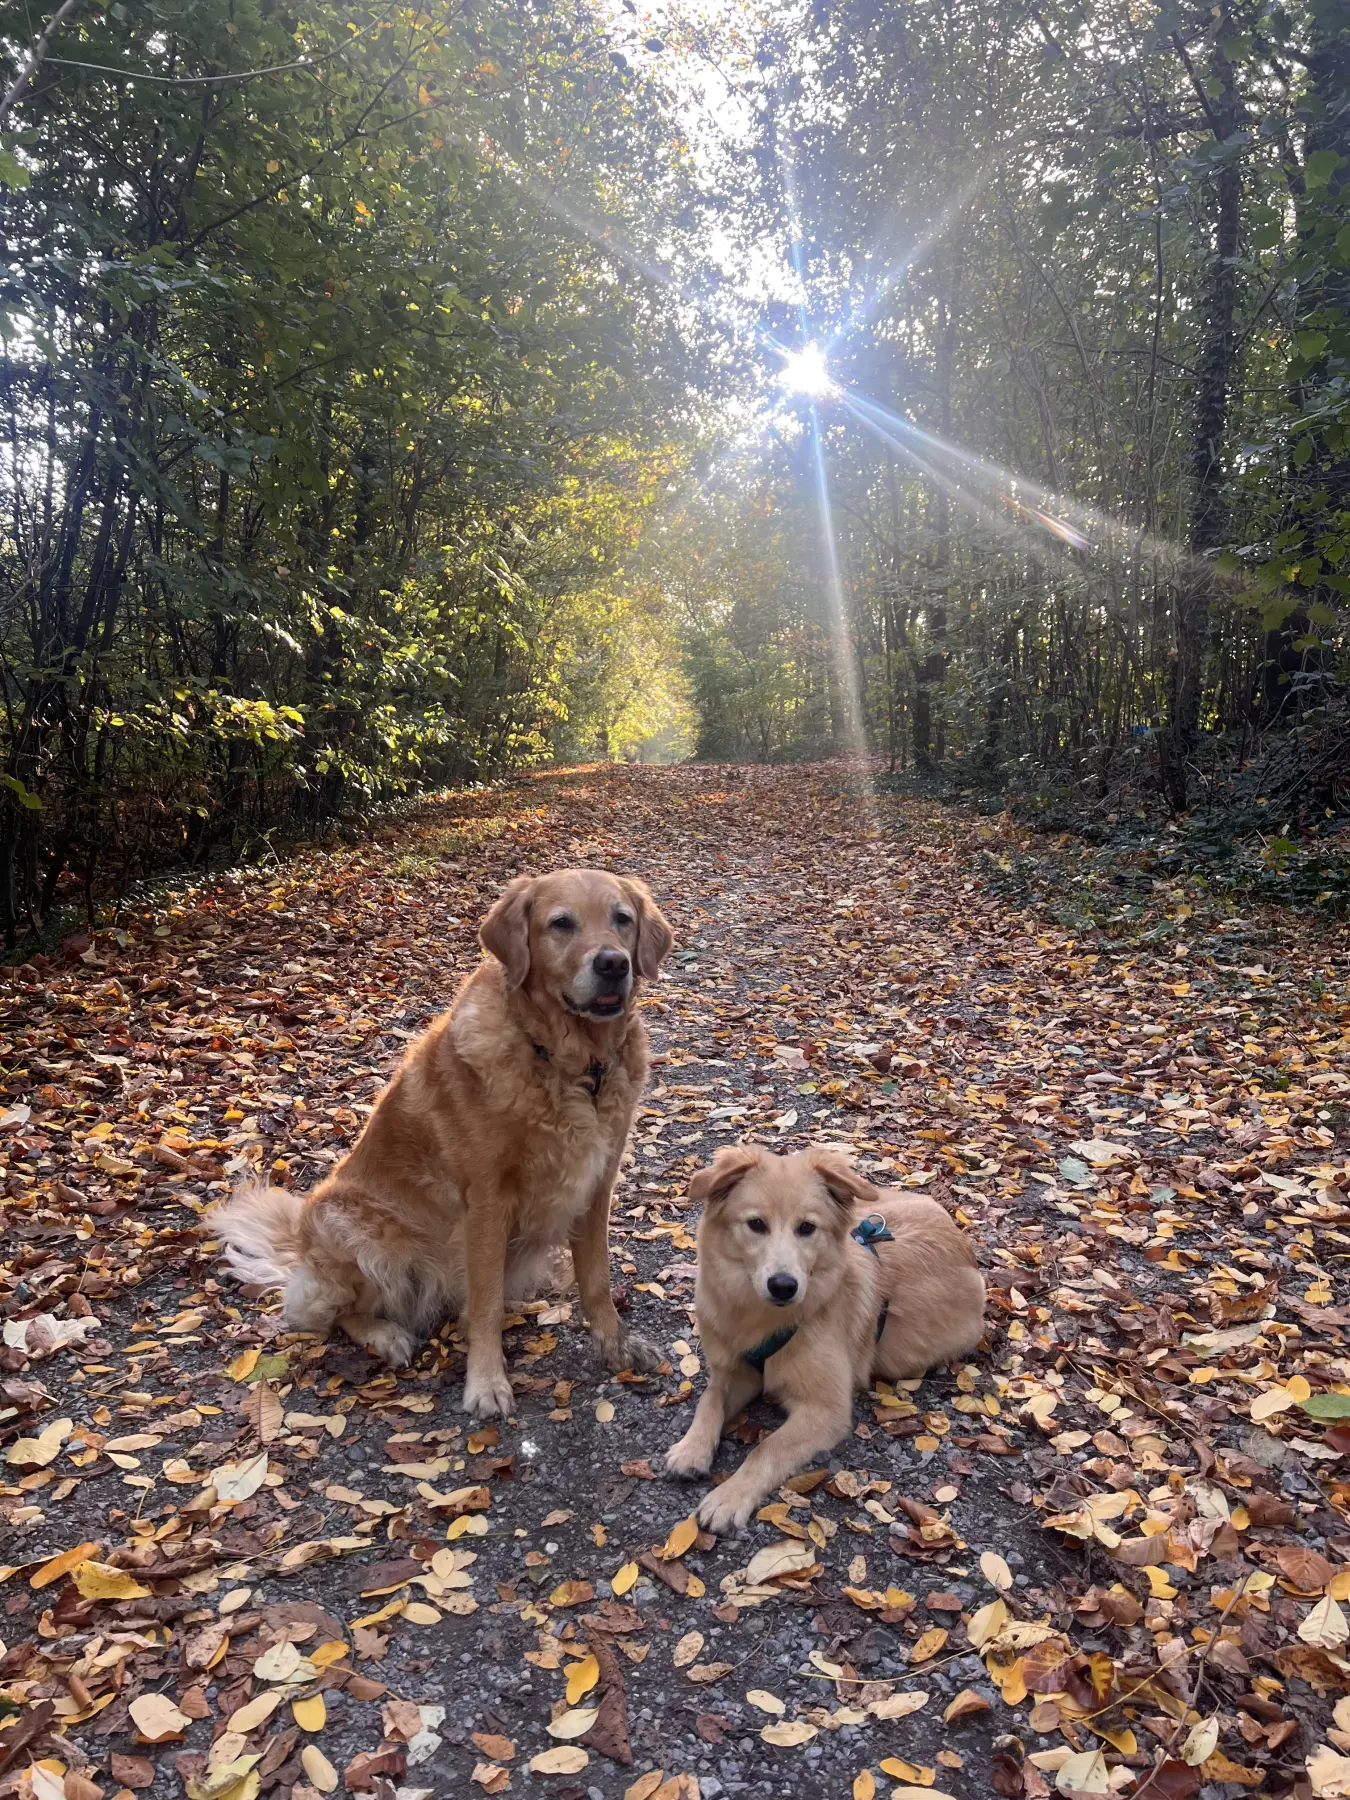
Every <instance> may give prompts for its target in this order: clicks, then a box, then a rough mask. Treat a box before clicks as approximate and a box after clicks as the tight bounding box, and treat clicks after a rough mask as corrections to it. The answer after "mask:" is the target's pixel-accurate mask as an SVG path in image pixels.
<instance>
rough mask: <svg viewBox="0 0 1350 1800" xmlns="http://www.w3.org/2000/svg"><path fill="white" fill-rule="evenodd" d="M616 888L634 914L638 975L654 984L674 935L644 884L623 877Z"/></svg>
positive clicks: (673, 943) (669, 949)
mask: <svg viewBox="0 0 1350 1800" xmlns="http://www.w3.org/2000/svg"><path fill="white" fill-rule="evenodd" d="M619 886H620V887H621V888H622V889H623V891H624V893H625V894H627V896H628V898H629V901H630V902H631V903H632V906H633V910H634V911H635V912H636V913H637V921H638V940H637V957H636V962H637V972H638V974H639V975H640V976H641V977H642V979H643V980H644V981H655V980H656V977H657V976H658V975H659V974H660V973H661V964H662V963H663V962H664V961H665V960H666V958H667V957H668V956H669V955H670V953H671V950H672V949H673V948H674V946H675V933H674V932H673V931H672V930H671V929H670V926H669V925H667V924H666V921H665V920H664V918H662V916H661V909H660V907H658V906H657V904H656V902H655V900H653V899H652V897H651V894H650V892H649V891H648V888H647V884H646V882H645V881H637V880H634V879H633V878H632V877H631V876H625V877H624V878H623V879H622V880H621V881H620V883H619Z"/></svg>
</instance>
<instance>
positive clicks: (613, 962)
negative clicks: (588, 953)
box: [592, 950, 630, 982]
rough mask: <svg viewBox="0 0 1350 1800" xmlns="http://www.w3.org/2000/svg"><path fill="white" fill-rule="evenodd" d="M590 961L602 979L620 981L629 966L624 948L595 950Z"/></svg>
mask: <svg viewBox="0 0 1350 1800" xmlns="http://www.w3.org/2000/svg"><path fill="white" fill-rule="evenodd" d="M592 963H593V966H594V969H595V972H596V974H597V975H598V976H599V977H600V979H601V980H602V981H616V982H617V981H622V980H623V978H624V976H625V975H627V973H628V970H629V967H630V964H629V961H628V952H627V951H626V950H597V951H596V953H595V956H594V957H593V959H592Z"/></svg>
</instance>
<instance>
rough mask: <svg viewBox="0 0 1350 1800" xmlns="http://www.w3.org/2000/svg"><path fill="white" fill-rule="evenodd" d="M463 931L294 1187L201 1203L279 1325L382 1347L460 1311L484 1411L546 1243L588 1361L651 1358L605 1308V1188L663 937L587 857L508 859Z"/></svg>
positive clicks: (646, 1362)
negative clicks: (423, 1015)
mask: <svg viewBox="0 0 1350 1800" xmlns="http://www.w3.org/2000/svg"><path fill="white" fill-rule="evenodd" d="M479 936H480V939H481V941H482V944H483V947H484V949H485V950H487V951H489V952H490V953H491V958H490V960H488V961H485V962H484V963H483V964H482V965H481V966H480V967H479V968H478V969H476V970H475V971H474V973H473V974H472V975H471V976H470V977H469V979H468V980H467V981H466V982H465V983H464V986H463V987H462V988H461V989H460V991H459V995H458V997H457V999H456V1000H455V1003H454V1005H453V1006H452V1007H451V1009H450V1011H449V1012H448V1013H445V1014H443V1015H442V1016H441V1017H440V1018H439V1019H437V1020H436V1022H435V1023H434V1024H433V1025H432V1026H431V1028H430V1029H429V1030H428V1031H427V1032H426V1033H425V1034H424V1036H422V1037H421V1038H420V1039H419V1040H418V1041H417V1042H416V1043H415V1044H413V1045H412V1046H411V1047H410V1048H409V1050H408V1053H407V1055H406V1056H405V1057H404V1059H403V1062H402V1064H401V1065H400V1067H399V1069H398V1071H397V1073H396V1074H395V1076H394V1079H393V1080H392V1081H391V1082H390V1084H389V1086H388V1087H387V1088H386V1089H385V1090H384V1093H383V1094H382V1095H381V1096H380V1099H379V1102H378V1104H377V1105H376V1107H375V1110H374V1112H373V1113H372V1114H371V1116H370V1120H369V1122H368V1123H367V1125H366V1128H365V1130H364V1131H363V1132H362V1134H361V1136H360V1138H359V1139H358V1141H357V1143H356V1145H355V1147H354V1148H353V1149H352V1151H351V1154H350V1155H348V1156H347V1157H345V1158H344V1159H343V1161H342V1162H340V1163H339V1164H338V1166H337V1167H336V1168H335V1169H334V1170H333V1173H332V1174H331V1175H329V1176H328V1177H327V1179H326V1180H324V1181H322V1182H320V1184H319V1186H318V1187H317V1188H315V1190H314V1192H313V1193H312V1194H310V1195H309V1196H308V1198H304V1197H302V1196H300V1195H297V1194H291V1193H286V1192H283V1191H281V1190H279V1189H276V1188H269V1187H266V1186H264V1185H262V1184H261V1183H255V1184H253V1185H250V1186H246V1187H244V1188H243V1189H242V1190H241V1191H240V1192H239V1193H238V1194H237V1195H236V1196H235V1197H234V1198H233V1199H232V1200H231V1201H229V1202H228V1204H227V1205H226V1206H225V1207H224V1208H223V1209H222V1210H221V1211H220V1212H219V1213H217V1214H216V1215H215V1217H214V1219H213V1221H212V1223H213V1224H214V1226H215V1228H216V1229H217V1230H218V1231H219V1233H220V1235H221V1237H222V1238H223V1239H224V1240H225V1242H226V1244H227V1245H228V1247H229V1248H228V1252H227V1254H228V1258H229V1262H230V1265H231V1267H232V1269H233V1271H234V1273H235V1274H236V1275H237V1276H239V1278H240V1279H241V1280H244V1281H251V1282H263V1283H278V1284H284V1286H285V1290H286V1301H285V1318H286V1323H287V1324H288V1325H289V1326H290V1327H291V1328H292V1329H293V1330H297V1331H314V1332H326V1331H327V1330H328V1328H329V1327H330V1326H331V1325H332V1324H333V1322H334V1320H336V1321H337V1322H338V1323H340V1324H341V1325H342V1327H343V1329H344V1330H345V1331H346V1332H347V1333H348V1334H349V1335H350V1336H351V1337H353V1338H355V1339H356V1341H357V1342H358V1343H360V1344H364V1345H365V1346H366V1347H367V1348H368V1349H369V1350H370V1351H371V1352H372V1353H373V1354H375V1355H377V1356H381V1357H383V1358H384V1359H385V1360H386V1361H387V1362H390V1363H395V1364H398V1363H405V1362H407V1361H408V1359H409V1358H410V1357H411V1356H412V1354H413V1351H414V1348H415V1346H416V1344H417V1341H418V1339H419V1338H420V1337H422V1336H424V1335H425V1334H426V1333H427V1332H428V1331H429V1330H430V1329H432V1328H433V1327H434V1326H436V1325H437V1324H438V1323H439V1322H440V1320H441V1319H443V1318H444V1317H445V1316H446V1315H447V1313H451V1312H455V1313H459V1314H461V1315H462V1316H466V1317H467V1320H468V1331H469V1367H468V1378H467V1381H466V1383H465V1388H464V1405H465V1406H466V1407H467V1409H468V1410H469V1411H470V1412H471V1413H476V1414H477V1415H478V1416H479V1417H480V1418H484V1417H486V1416H487V1415H489V1414H490V1413H494V1412H502V1413H506V1412H510V1410H511V1407H512V1394H511V1384H510V1382H509V1381H508V1380H507V1375H506V1364H505V1361H504V1359H503V1357H502V1311H503V1304H504V1301H505V1300H506V1298H508V1297H511V1298H523V1297H524V1296H525V1295H527V1294H529V1293H530V1292H531V1291H533V1289H534V1288H535V1287H536V1286H537V1285H538V1283H539V1281H540V1280H541V1278H542V1277H543V1275H544V1274H545V1273H546V1272H547V1270H548V1266H549V1264H550V1262H551V1250H552V1247H553V1246H556V1245H561V1244H568V1245H570V1247H571V1252H572V1261H573V1264H574V1266H575V1268H576V1275H577V1286H578V1288H579V1290H580V1294H581V1304H582V1306H583V1307H584V1308H585V1311H586V1316H587V1318H588V1319H589V1321H590V1327H591V1336H592V1338H593V1340H594V1341H595V1344H596V1346H597V1348H598V1350H599V1351H600V1354H601V1355H602V1357H603V1358H604V1360H605V1362H606V1363H608V1365H609V1366H610V1367H611V1368H613V1369H623V1368H627V1367H629V1366H630V1365H631V1366H636V1367H641V1368H654V1367H655V1366H656V1364H657V1362H658V1361H659V1360H660V1353H659V1352H658V1351H657V1350H656V1349H654V1348H653V1346H651V1345H650V1344H647V1343H646V1342H644V1340H643V1339H642V1338H639V1337H636V1336H632V1335H630V1334H627V1333H625V1332H624V1331H623V1329H622V1327H621V1326H620V1324H619V1317H618V1314H617V1312H616V1311H615V1308H614V1301H613V1298H612V1296H611V1293H610V1285H609V1202H610V1194H611V1191H612V1189H613V1187H614V1180H615V1177H616V1175H617V1174H618V1170H619V1158H620V1157H621V1156H622V1154H623V1147H624V1143H625V1141H626V1140H627V1137H628V1130H629V1127H630V1125H631V1124H632V1122H633V1113H634V1110H635V1108H636V1106H637V1102H638V1096H639V1095H640V1094H641V1092H642V1084H643V1081H644V1080H645V1078H646V1074H647V1033H646V1031H645V1030H644V1028H643V1026H642V1023H641V1021H640V1020H639V1019H638V1017H637V1014H636V1012H635V1011H634V1002H635V998H636V995H637V991H638V987H639V984H640V983H641V982H642V981H650V980H653V979H654V978H655V976H656V975H657V973H658V972H659V970H660V967H661V964H662V962H663V961H664V959H665V958H666V956H667V955H668V954H669V952H670V948H671V944H672V942H673V940H672V937H671V933H670V927H669V926H668V925H667V924H666V922H665V920H664V919H663V918H662V917H661V914H660V913H659V912H658V911H657V909H656V906H655V905H654V904H653V902H652V898H651V895H650V894H649V893H648V892H647V889H646V888H645V887H644V886H643V884H642V883H641V882H640V881H630V880H627V879H624V878H621V877H619V876H617V875H610V874H606V873H605V872H604V871H603V870H600V869H564V870H561V871H559V872H558V873H556V874H553V875H543V876H540V877H538V878H537V879H532V878H529V877H526V876H521V877H520V878H519V879H518V880H516V881H513V882H512V883H511V885H510V886H509V887H508V888H507V890H506V892H505V893H504V894H503V895H502V897H501V899H500V900H499V901H498V902H497V904H496V905H495V906H494V907H493V908H492V910H491V912H490V913H489V914H488V916H487V918H486V919H485V920H484V921H483V926H482V930H481V932H480V933H479Z"/></svg>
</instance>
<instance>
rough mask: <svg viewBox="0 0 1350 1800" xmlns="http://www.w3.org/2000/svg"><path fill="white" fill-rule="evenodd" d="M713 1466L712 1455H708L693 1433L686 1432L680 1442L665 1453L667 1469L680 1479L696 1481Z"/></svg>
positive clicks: (668, 1473)
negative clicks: (695, 1439)
mask: <svg viewBox="0 0 1350 1800" xmlns="http://www.w3.org/2000/svg"><path fill="white" fill-rule="evenodd" d="M711 1467H712V1457H711V1456H709V1455H708V1453H707V1451H706V1450H705V1449H704V1447H703V1445H702V1444H699V1443H696V1442H695V1441H694V1439H693V1435H692V1433H688V1432H686V1434H685V1435H684V1437H682V1438H681V1439H680V1441H679V1443H678V1444H672V1445H671V1447H670V1449H669V1450H667V1451H666V1455H665V1471H666V1474H667V1475H673V1476H675V1478H676V1479H677V1480H678V1481H694V1480H696V1479H697V1478H698V1477H699V1476H700V1475H706V1474H707V1473H708V1470H709V1469H710V1468H711Z"/></svg>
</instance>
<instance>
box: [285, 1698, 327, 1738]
mask: <svg viewBox="0 0 1350 1800" xmlns="http://www.w3.org/2000/svg"><path fill="white" fill-rule="evenodd" d="M291 1717H292V1718H293V1719H294V1720H295V1722H296V1724H297V1725H298V1726H299V1727H300V1729H301V1731H322V1730H323V1728H324V1726H325V1725H326V1724H327V1722H328V1708H327V1706H326V1705H325V1704H324V1698H323V1695H322V1694H310V1695H309V1697H308V1698H307V1699H304V1700H292V1701H291Z"/></svg>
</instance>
